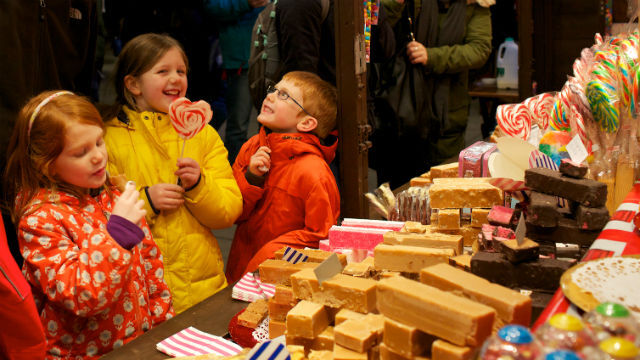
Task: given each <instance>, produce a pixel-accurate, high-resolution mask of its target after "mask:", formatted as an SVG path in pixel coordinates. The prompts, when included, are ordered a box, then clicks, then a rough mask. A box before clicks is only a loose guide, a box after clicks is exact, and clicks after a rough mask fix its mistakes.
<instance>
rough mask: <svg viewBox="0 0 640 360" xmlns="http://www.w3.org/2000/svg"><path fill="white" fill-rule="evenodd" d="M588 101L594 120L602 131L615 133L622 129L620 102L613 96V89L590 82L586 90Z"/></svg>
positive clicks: (596, 82)
mask: <svg viewBox="0 0 640 360" xmlns="http://www.w3.org/2000/svg"><path fill="white" fill-rule="evenodd" d="M586 94H587V100H588V101H589V106H590V107H591V113H592V114H593V119H594V120H595V121H596V122H597V123H598V125H599V127H600V130H602V131H605V132H608V133H613V132H616V131H618V128H619V127H620V111H619V110H618V106H617V105H618V104H617V103H618V100H616V99H615V95H613V94H612V91H611V88H610V87H608V86H607V85H606V84H603V83H601V82H599V81H590V82H589V83H588V84H587V89H586Z"/></svg>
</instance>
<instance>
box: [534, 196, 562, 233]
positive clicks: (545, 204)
mask: <svg viewBox="0 0 640 360" xmlns="http://www.w3.org/2000/svg"><path fill="white" fill-rule="evenodd" d="M559 218H560V213H559V212H558V198H557V197H555V196H551V195H547V194H543V193H540V192H537V191H532V192H531V197H530V203H529V208H528V210H527V220H528V221H529V222H530V223H532V224H534V225H537V226H542V227H555V226H556V225H558V219H559Z"/></svg>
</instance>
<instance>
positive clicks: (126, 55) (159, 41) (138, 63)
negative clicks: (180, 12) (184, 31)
mask: <svg viewBox="0 0 640 360" xmlns="http://www.w3.org/2000/svg"><path fill="white" fill-rule="evenodd" d="M173 48H177V49H178V50H180V53H181V54H182V59H183V60H184V63H185V65H186V66H187V71H188V69H189V61H188V59H187V55H186V54H185V52H184V49H182V46H181V45H180V43H179V42H178V40H176V39H174V38H172V37H171V36H169V35H164V34H153V33H148V34H142V35H138V36H136V37H134V38H133V39H131V40H129V42H127V44H126V45H125V46H124V48H122V51H121V52H120V55H119V56H118V61H117V62H116V69H115V75H114V76H115V79H114V81H115V89H116V103H115V104H114V106H113V107H111V108H109V109H107V111H105V112H104V113H103V115H104V118H105V119H106V120H107V121H108V120H111V119H112V118H114V117H116V116H118V115H119V114H120V111H121V110H122V106H124V105H127V106H128V107H130V108H131V109H133V110H139V109H138V108H137V105H136V102H135V99H134V97H133V95H132V94H131V93H130V92H129V91H128V90H127V87H126V86H125V83H124V78H125V76H127V75H131V76H133V77H139V76H140V75H142V74H144V73H145V72H147V71H148V70H149V69H151V68H152V67H153V65H155V64H156V63H157V62H158V60H160V59H161V58H162V57H163V56H164V54H166V53H167V51H169V50H171V49H173Z"/></svg>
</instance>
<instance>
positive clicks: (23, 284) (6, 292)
mask: <svg viewBox="0 0 640 360" xmlns="http://www.w3.org/2000/svg"><path fill="white" fill-rule="evenodd" d="M0 299H2V306H0V359H9V360H18V359H24V360H31V359H42V358H44V355H45V352H46V350H47V340H46V339H45V337H44V329H43V328H42V324H41V323H40V316H38V311H37V310H36V304H35V303H34V302H33V295H32V294H31V288H30V287H29V283H28V282H27V280H25V278H24V276H22V273H21V272H20V268H18V265H17V264H16V262H15V260H13V257H12V256H11V253H10V252H9V247H8V246H7V237H6V235H5V232H4V223H3V222H2V218H1V217H0Z"/></svg>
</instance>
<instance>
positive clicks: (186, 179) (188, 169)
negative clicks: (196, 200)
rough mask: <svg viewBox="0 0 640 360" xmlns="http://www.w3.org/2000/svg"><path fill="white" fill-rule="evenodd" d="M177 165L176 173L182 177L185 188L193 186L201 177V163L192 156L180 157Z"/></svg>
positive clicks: (181, 181)
mask: <svg viewBox="0 0 640 360" xmlns="http://www.w3.org/2000/svg"><path fill="white" fill-rule="evenodd" d="M177 165H178V170H176V172H175V173H174V174H176V176H178V177H179V178H180V184H182V187H183V188H185V189H190V188H192V187H193V186H194V185H195V184H196V183H197V182H198V179H199V178H200V165H198V162H197V161H195V160H193V159H192V158H180V159H178V163H177ZM154 204H155V202H154Z"/></svg>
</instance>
